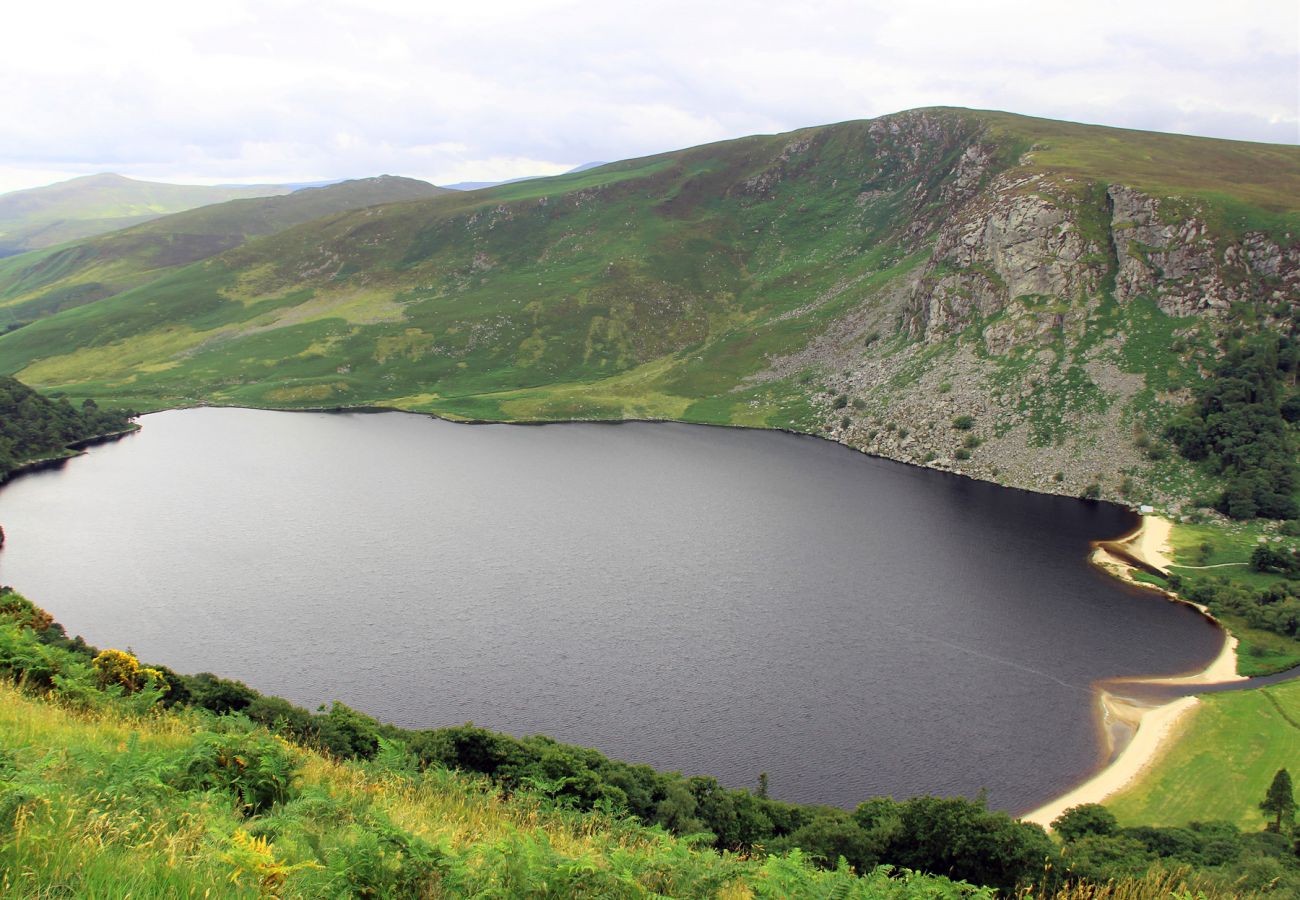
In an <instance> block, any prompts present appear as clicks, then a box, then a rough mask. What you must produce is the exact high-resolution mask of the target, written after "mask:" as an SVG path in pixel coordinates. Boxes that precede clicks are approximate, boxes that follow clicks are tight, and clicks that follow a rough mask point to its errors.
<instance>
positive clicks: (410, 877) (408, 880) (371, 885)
mask: <svg viewBox="0 0 1300 900" xmlns="http://www.w3.org/2000/svg"><path fill="white" fill-rule="evenodd" d="M448 864H449V859H448V857H447V855H446V854H445V853H443V852H442V851H441V850H437V849H435V848H433V847H430V846H429V845H428V844H426V843H425V842H424V841H422V840H420V839H419V838H417V837H415V836H414V835H410V834H407V833H406V832H405V831H402V830H401V829H400V828H397V827H395V826H393V825H391V824H389V823H387V822H384V823H379V824H372V825H371V826H370V827H369V828H367V829H366V830H364V831H362V832H361V833H360V834H358V835H357V838H356V840H355V841H354V842H353V843H351V844H348V845H347V846H345V847H342V848H341V849H339V850H337V851H336V852H334V853H332V854H330V856H329V868H330V875H331V879H330V880H331V887H332V888H333V891H332V894H331V895H332V896H339V897H384V898H395V900H400V898H408V897H409V898H420V897H429V896H432V895H433V893H432V892H433V890H434V889H435V888H436V887H438V884H439V881H440V880H441V879H440V876H441V874H442V872H443V871H444V870H445V869H446V868H448Z"/></svg>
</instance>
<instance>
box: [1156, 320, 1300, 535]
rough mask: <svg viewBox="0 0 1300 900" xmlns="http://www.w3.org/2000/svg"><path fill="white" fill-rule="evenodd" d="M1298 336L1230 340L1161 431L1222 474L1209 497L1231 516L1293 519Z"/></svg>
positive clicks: (1299, 509) (1297, 475)
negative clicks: (1219, 491) (1218, 491)
mask: <svg viewBox="0 0 1300 900" xmlns="http://www.w3.org/2000/svg"><path fill="white" fill-rule="evenodd" d="M1297 371H1300V344H1297V343H1296V342H1295V341H1294V340H1293V339H1292V338H1290V337H1287V336H1280V335H1276V334H1258V335H1252V336H1249V337H1242V338H1239V339H1236V340H1235V341H1232V342H1231V343H1230V344H1229V345H1228V346H1227V347H1226V348H1225V352H1224V354H1223V356H1222V357H1221V358H1220V360H1219V362H1218V364H1217V365H1216V366H1215V369H1214V371H1213V372H1212V373H1211V374H1210V377H1208V378H1206V379H1205V380H1204V381H1203V382H1202V384H1201V386H1200V387H1199V388H1198V389H1197V390H1196V398H1195V401H1194V402H1193V403H1192V405H1191V406H1190V407H1189V408H1188V409H1187V410H1185V411H1184V412H1183V413H1181V414H1180V415H1178V416H1177V417H1175V418H1174V420H1173V421H1172V422H1170V424H1169V426H1168V428H1167V429H1166V431H1165V435H1166V437H1168V438H1169V439H1170V440H1171V441H1172V442H1173V443H1174V444H1176V445H1177V447H1178V449H1179V451H1180V452H1181V453H1182V455H1183V456H1184V457H1186V458H1187V459H1189V460H1192V461H1194V462H1200V463H1201V464H1202V465H1204V466H1205V467H1206V468H1207V469H1208V470H1209V471H1211V472H1213V473H1214V474H1216V475H1218V476H1220V477H1221V478H1222V479H1223V481H1224V483H1225V485H1226V487H1225V489H1224V491H1223V493H1222V494H1221V495H1220V496H1219V498H1218V500H1217V503H1216V504H1215V505H1216V506H1217V507H1218V509H1219V510H1220V511H1221V512H1223V513H1224V514H1226V515H1229V516H1231V517H1232V518H1234V519H1253V518H1255V517H1257V516H1258V517H1261V518H1269V519H1294V518H1296V516H1297V515H1298V514H1300V506H1298V505H1297V503H1296V489H1297V487H1300V468H1298V467H1297V463H1296V452H1297V445H1296V435H1295V429H1294V428H1293V425H1294V423H1295V422H1297V421H1300V392H1297V390H1296V386H1295V382H1296V375H1297Z"/></svg>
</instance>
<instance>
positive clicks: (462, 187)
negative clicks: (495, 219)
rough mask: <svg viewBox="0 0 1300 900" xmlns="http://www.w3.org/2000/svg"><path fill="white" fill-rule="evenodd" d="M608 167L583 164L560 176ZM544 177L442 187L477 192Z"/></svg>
mask: <svg viewBox="0 0 1300 900" xmlns="http://www.w3.org/2000/svg"><path fill="white" fill-rule="evenodd" d="M605 165H609V164H608V163H603V162H589V163H583V164H582V165H580V166H574V167H573V168H572V169H569V170H568V171H567V172H564V173H562V174H564V175H572V174H574V173H575V172H585V171H587V170H588V169H597V168H600V167H601V166H605ZM547 177H549V176H546V175H524V176H522V177H520V178H508V179H506V180H505V181H457V182H456V183H455V184H447V185H443V187H445V188H447V189H449V190H453V191H478V190H482V189H483V188H490V187H497V186H498V185H502V184H517V183H518V182H520V181H532V180H533V179H535V178H547Z"/></svg>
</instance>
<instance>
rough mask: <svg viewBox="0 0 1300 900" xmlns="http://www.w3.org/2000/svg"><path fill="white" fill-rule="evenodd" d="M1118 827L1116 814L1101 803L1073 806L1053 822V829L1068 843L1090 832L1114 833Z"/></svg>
mask: <svg viewBox="0 0 1300 900" xmlns="http://www.w3.org/2000/svg"><path fill="white" fill-rule="evenodd" d="M1118 827H1119V822H1118V821H1116V819H1115V814H1114V813H1112V812H1111V811H1110V810H1108V809H1107V808H1106V807H1104V806H1102V805H1101V804H1100V803H1084V804H1081V805H1079V806H1072V807H1070V808H1069V809H1067V810H1066V811H1065V812H1063V813H1061V815H1060V816H1059V817H1057V819H1056V820H1055V821H1054V822H1052V830H1053V831H1055V832H1056V833H1057V834H1058V835H1060V836H1061V840H1063V841H1065V842H1066V843H1067V844H1070V843H1073V842H1074V841H1077V840H1078V839H1079V838H1081V837H1083V836H1085V835H1089V834H1098V835H1108V834H1114V833H1115V830H1116V829H1117V828H1118Z"/></svg>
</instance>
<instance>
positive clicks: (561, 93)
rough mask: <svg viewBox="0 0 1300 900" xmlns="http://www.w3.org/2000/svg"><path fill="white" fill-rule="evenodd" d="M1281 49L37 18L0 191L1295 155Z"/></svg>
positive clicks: (452, 18) (678, 2)
mask: <svg viewBox="0 0 1300 900" xmlns="http://www.w3.org/2000/svg"><path fill="white" fill-rule="evenodd" d="M1298 32H1300V8H1297V7H1296V6H1295V4H1292V3H1281V2H1269V0H1243V2H1239V3H1237V4H1236V5H1235V6H1234V8H1233V10H1232V11H1231V12H1230V13H1229V12H1227V11H1226V8H1225V7H1224V6H1223V5H1222V4H1221V3H1218V2H1215V3H1206V2H1179V3H1174V2H1167V0H1155V2H1145V3H1134V2H1131V0H1130V2H1125V3H1118V2H1113V0H1102V2H1094V3H1091V4H1079V3H1068V4H1066V3H1049V2H1046V0H1041V2H1035V3H1029V2H1022V0H986V2H983V3H978V4H976V3H937V2H928V0H927V2H912V3H907V4H901V3H897V2H888V3H884V2H853V0H806V2H804V3H801V4H792V3H788V2H787V3H779V4H778V3H760V2H734V3H729V4H727V5H726V6H722V5H714V4H709V3H707V2H700V0H693V2H686V0H646V2H642V3H639V4H636V5H631V4H610V3H594V2H591V0H478V2H475V3H461V4H451V3H446V2H427V0H420V2H416V0H378V2H376V0H365V2H361V0H315V2H305V0H262V2H254V0H226V2H220V3H218V2H198V3H190V4H184V3H179V4H178V3H175V2H174V0H169V2H157V0H129V2H127V3H123V4H115V5H104V4H102V3H89V2H84V3H83V2H68V0H48V2H46V3H43V4H23V5H20V6H16V7H15V8H14V9H13V10H10V11H7V12H6V29H5V31H4V32H3V33H2V34H0V78H3V80H4V83H5V84H6V86H7V87H6V91H5V92H4V94H3V96H0V116H3V119H2V120H3V121H4V122H5V126H4V134H3V140H0V190H5V189H11V188H12V187H16V186H22V185H24V184H35V183H40V182H42V181H44V180H48V179H49V178H50V173H52V172H57V173H66V174H67V175H73V174H81V173H85V172H92V171H103V170H116V171H122V172H124V173H126V174H131V175H135V176H137V177H147V178H157V179H161V180H182V179H200V180H204V181H236V180H238V181H268V180H306V179H317V178H334V177H355V176H361V175H368V174H376V173H379V172H391V173H394V174H411V175H417V176H422V177H429V178H433V179H434V180H439V181H444V182H454V181H458V180H495V179H498V178H502V177H517V176H519V175H527V174H538V173H543V172H553V171H562V170H563V169H565V168H568V167H570V166H572V165H575V164H577V163H581V162H586V161H589V160H593V159H607V160H612V159H620V158H625V157H630V156H639V155H644V154H648V153H654V152H658V151H662V150H670V149H675V148H678V147H684V146H689V145H692V144H697V143H701V142H705V141H711V140H717V139H720V138H725V137H735V136H740V135H743V134H748V133H753V132H760V131H777V130H785V129H790V128H797V127H801V126H804V125H814V124H822V123H826V122H833V121H842V120H845V119H852V118H861V117H868V116H874V115H880V114H883V113H887V112H892V111H895V110H898V109H905V108H908V107H912V106H920V105H940V104H941V105H959V106H975V107H982V108H995V109H1009V110H1011V111H1014V112H1023V113H1027V114H1031V115H1042V116H1050V117H1055V118H1066V119H1073V120H1076V121H1092V122H1100V123H1103V124H1113V125H1122V126H1127V127H1137V128H1150V129H1155V130H1187V131H1192V132H1196V133H1201V134H1209V135H1213V136H1217V137H1234V138H1241V139H1246V140H1271V141H1281V142H1297V141H1300V110H1298V107H1300V100H1298V98H1297V84H1298V82H1300V72H1297V65H1296V59H1297V54H1298V53H1300V47H1298V46H1297V33H1298ZM528 165H535V166H536V168H535V169H532V170H528V171H521V170H519V167H520V166H528Z"/></svg>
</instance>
